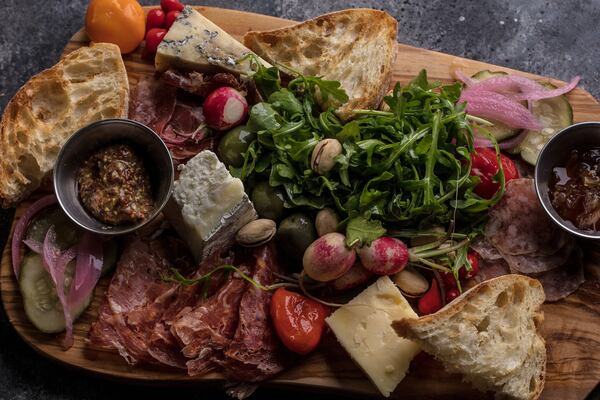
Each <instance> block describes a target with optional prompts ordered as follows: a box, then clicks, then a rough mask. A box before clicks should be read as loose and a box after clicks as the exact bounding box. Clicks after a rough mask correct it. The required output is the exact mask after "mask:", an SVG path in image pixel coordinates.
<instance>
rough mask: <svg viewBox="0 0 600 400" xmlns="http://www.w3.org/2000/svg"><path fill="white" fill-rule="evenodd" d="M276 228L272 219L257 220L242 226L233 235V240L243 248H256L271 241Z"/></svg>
mask: <svg viewBox="0 0 600 400" xmlns="http://www.w3.org/2000/svg"><path fill="white" fill-rule="evenodd" d="M276 232H277V227H276V224H275V221H273V220H272V219H266V218H262V219H257V220H254V221H252V222H249V223H247V224H246V225H244V226H243V227H242V228H241V229H240V230H239V231H238V232H237V234H236V235H235V240H236V241H237V242H238V243H239V244H240V245H241V246H244V247H256V246H260V245H261V244H265V243H267V242H268V241H269V240H271V239H273V236H275V233H276Z"/></svg>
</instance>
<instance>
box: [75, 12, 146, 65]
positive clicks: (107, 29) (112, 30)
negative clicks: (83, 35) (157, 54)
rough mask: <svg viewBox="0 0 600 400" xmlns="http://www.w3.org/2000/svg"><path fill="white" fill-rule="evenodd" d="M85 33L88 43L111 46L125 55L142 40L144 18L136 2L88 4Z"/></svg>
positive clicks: (144, 25)
mask: <svg viewBox="0 0 600 400" xmlns="http://www.w3.org/2000/svg"><path fill="white" fill-rule="evenodd" d="M85 29H86V31H87V34H88V36H89V37H90V39H91V40H92V41H94V42H107V43H114V44H116V45H117V46H119V48H120V49H121V53H123V54H127V53H131V52H132V51H133V50H135V49H136V48H137V47H138V46H139V44H140V43H141V42H142V40H144V35H145V33H146V16H145V15H144V9H143V8H142V6H141V5H140V3H138V2H137V1H136V0H91V1H90V3H89V5H88V9H87V13H86V14H85Z"/></svg>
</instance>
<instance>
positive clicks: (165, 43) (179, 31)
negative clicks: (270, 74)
mask: <svg viewBox="0 0 600 400" xmlns="http://www.w3.org/2000/svg"><path fill="white" fill-rule="evenodd" d="M249 53H252V51H251V50H249V49H248V48H247V47H245V46H244V45H242V44H241V43H240V42H238V41H237V40H235V39H234V38H232V37H231V36H230V35H229V34H228V33H227V32H225V31H224V30H222V29H221V28H219V27H218V26H217V25H215V24H214V23H212V22H211V21H210V20H209V19H207V18H205V17H204V16H202V14H200V13H199V12H198V11H196V10H194V9H193V8H191V7H189V6H186V7H185V8H184V9H183V11H181V13H180V14H179V16H178V17H177V19H176V20H175V22H173V25H172V26H171V28H169V31H168V32H167V34H166V35H165V37H164V38H163V40H162V42H160V44H159V45H158V49H157V51H156V57H155V59H154V64H155V67H156V70H157V71H159V72H162V71H166V70H167V69H169V68H175V69H180V70H188V71H199V72H206V73H214V72H217V71H218V70H221V69H224V70H226V71H229V72H233V73H235V74H244V75H252V74H253V73H254V70H253V69H252V60H249V59H246V60H244V61H240V62H237V61H238V60H240V59H241V58H243V57H245V56H247V55H248V54H249ZM252 54H253V53H252ZM257 59H258V60H260V58H258V56H257ZM261 61H262V60H261ZM263 64H264V65H265V66H267V67H270V66H271V65H270V64H269V63H267V62H266V61H263Z"/></svg>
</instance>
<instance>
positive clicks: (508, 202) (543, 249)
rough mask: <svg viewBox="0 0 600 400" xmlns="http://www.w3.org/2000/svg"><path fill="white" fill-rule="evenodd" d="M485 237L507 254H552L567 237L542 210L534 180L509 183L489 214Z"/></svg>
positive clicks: (516, 180)
mask: <svg viewBox="0 0 600 400" xmlns="http://www.w3.org/2000/svg"><path fill="white" fill-rule="evenodd" d="M485 236H486V238H487V239H488V240H489V242H490V243H491V244H493V245H494V246H495V247H496V248H497V249H498V250H499V251H500V252H501V253H502V254H505V255H515V256H517V255H524V254H530V255H532V254H535V255H551V254H554V253H556V252H557V251H558V250H559V249H560V248H562V247H563V245H564V244H565V242H566V240H567V238H568V235H567V234H566V233H565V232H564V231H562V230H561V229H560V228H559V227H557V226H556V225H555V224H554V223H553V222H552V221H551V220H550V218H548V216H547V215H546V213H545V212H544V210H543V209H542V207H541V205H540V203H539V200H538V198H537V195H536V193H535V189H534V186H533V180H532V179H514V180H511V181H509V182H508V183H507V185H506V194H505V195H504V197H503V198H502V200H500V202H499V203H498V204H496V205H495V206H494V207H493V208H492V210H491V211H490V219H489V221H488V223H487V224H486V226H485Z"/></svg>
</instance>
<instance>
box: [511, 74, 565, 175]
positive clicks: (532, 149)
mask: <svg viewBox="0 0 600 400" xmlns="http://www.w3.org/2000/svg"><path fill="white" fill-rule="evenodd" d="M542 85H543V86H545V87H546V88H548V89H556V86H554V85H552V84H551V83H543V84H542ZM532 112H533V115H535V116H536V117H537V118H538V120H539V121H540V122H541V123H542V126H543V127H544V128H543V129H542V130H541V131H531V132H529V133H528V134H527V136H525V139H523V141H522V142H521V144H519V146H517V149H518V150H519V151H520V152H521V157H522V158H523V160H525V161H527V162H528V163H529V164H531V165H535V163H536V162H537V158H538V155H539V154H540V151H541V150H542V147H544V145H545V144H546V143H547V142H548V141H549V140H550V138H551V137H552V136H554V135H556V134H557V133H558V131H560V130H561V129H563V128H566V127H567V126H569V125H572V124H573V109H572V108H571V103H569V100H568V99H567V96H565V95H562V96H557V97H552V98H550V99H543V100H538V101H534V102H533V106H532Z"/></svg>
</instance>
